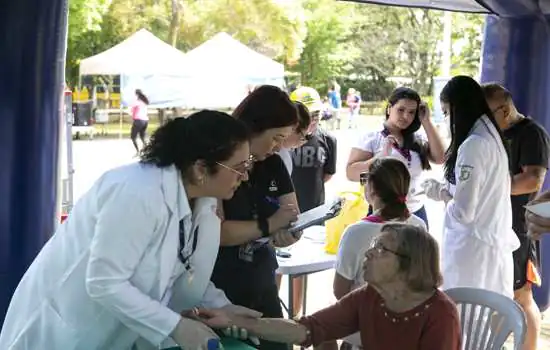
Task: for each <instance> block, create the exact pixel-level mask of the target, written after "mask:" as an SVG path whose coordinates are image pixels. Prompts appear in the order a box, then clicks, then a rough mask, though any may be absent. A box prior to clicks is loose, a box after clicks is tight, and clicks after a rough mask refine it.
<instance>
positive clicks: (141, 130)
mask: <svg viewBox="0 0 550 350" xmlns="http://www.w3.org/2000/svg"><path fill="white" fill-rule="evenodd" d="M135 93H136V101H135V102H134V104H133V105H132V107H130V113H131V115H132V130H131V131H130V138H131V139H132V144H133V145H134V148H135V149H136V155H138V154H139V147H138V144H137V137H138V135H139V138H140V139H141V143H142V144H143V146H145V133H146V132H147V126H148V125H149V115H148V109H147V105H149V99H148V98H147V96H145V94H144V93H143V91H141V90H140V89H137V90H136V92H135Z"/></svg>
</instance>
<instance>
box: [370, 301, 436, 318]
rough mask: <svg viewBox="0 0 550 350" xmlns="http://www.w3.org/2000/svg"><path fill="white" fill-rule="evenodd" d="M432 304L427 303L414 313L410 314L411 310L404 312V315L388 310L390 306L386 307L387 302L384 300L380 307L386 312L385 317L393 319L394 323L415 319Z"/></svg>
mask: <svg viewBox="0 0 550 350" xmlns="http://www.w3.org/2000/svg"><path fill="white" fill-rule="evenodd" d="M431 305H432V304H430V303H427V304H425V305H424V307H423V308H422V309H420V310H418V311H416V312H414V313H413V314H412V315H411V314H410V311H405V312H403V315H395V314H394V315H392V313H393V312H392V311H390V310H388V308H387V307H386V303H385V302H384V301H381V302H380V308H381V309H382V313H383V314H384V317H386V318H387V319H388V320H391V321H392V323H398V322H408V321H410V320H414V319H416V318H418V317H420V316H422V315H423V314H424V312H425V311H426V310H428V309H429V308H430V306H431ZM417 308H418V306H417V307H416V308H414V309H417ZM414 309H413V310H414ZM411 311H412V310H411Z"/></svg>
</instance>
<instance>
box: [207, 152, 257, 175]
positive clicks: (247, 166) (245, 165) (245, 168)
mask: <svg viewBox="0 0 550 350" xmlns="http://www.w3.org/2000/svg"><path fill="white" fill-rule="evenodd" d="M216 164H218V165H219V166H221V167H222V168H225V169H227V170H229V171H232V172H234V173H235V174H237V175H239V176H240V177H245V176H246V175H247V174H246V173H247V172H249V171H250V170H251V169H252V166H253V165H254V156H252V155H250V157H249V158H248V160H247V161H245V162H243V163H242V167H243V170H242V171H241V170H240V169H239V170H237V169H235V168H233V167H231V166H229V165H227V164H223V163H220V162H216Z"/></svg>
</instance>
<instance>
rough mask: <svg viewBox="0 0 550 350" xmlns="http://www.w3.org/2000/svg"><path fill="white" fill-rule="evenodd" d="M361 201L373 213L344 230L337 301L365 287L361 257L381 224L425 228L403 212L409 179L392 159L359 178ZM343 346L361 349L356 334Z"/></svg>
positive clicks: (380, 161)
mask: <svg viewBox="0 0 550 350" xmlns="http://www.w3.org/2000/svg"><path fill="white" fill-rule="evenodd" d="M360 182H361V185H362V186H364V189H365V198H366V200H367V201H368V202H369V203H370V204H371V206H372V208H373V213H372V214H371V215H368V216H367V217H365V218H364V219H363V220H361V221H360V222H358V223H356V224H353V225H350V226H348V227H347V228H346V230H345V231H344V234H343V235H342V240H341V242H340V247H339V248H338V257H337V259H336V273H335V275H334V287H333V288H334V296H335V297H336V298H337V299H341V298H342V297H344V296H345V295H346V294H348V293H349V292H350V291H351V290H353V289H356V288H358V287H361V286H363V285H364V284H365V279H364V278H363V271H362V270H363V269H362V266H361V265H362V264H363V258H364V256H365V252H366V251H367V250H368V248H369V247H370V245H371V244H372V241H373V240H374V239H375V237H376V236H378V235H379V234H380V231H381V229H382V227H383V225H384V223H385V222H402V223H406V224H411V225H415V226H419V227H421V228H423V229H426V224H425V223H424V221H423V220H422V219H420V218H419V217H417V216H415V215H413V214H411V213H409V210H408V209H407V203H406V199H407V193H408V191H409V186H410V182H411V176H410V174H409V170H408V169H407V166H406V165H405V164H404V163H403V162H401V161H400V160H398V159H395V158H378V159H376V160H374V162H373V163H372V165H371V167H370V171H369V172H368V173H364V175H362V176H361V181H360ZM344 340H345V342H346V343H348V344H351V345H355V346H361V339H360V337H359V334H354V335H352V336H350V337H347V338H346V339H344ZM329 348H332V349H335V348H336V342H331V344H330V346H329V344H324V345H323V349H329Z"/></svg>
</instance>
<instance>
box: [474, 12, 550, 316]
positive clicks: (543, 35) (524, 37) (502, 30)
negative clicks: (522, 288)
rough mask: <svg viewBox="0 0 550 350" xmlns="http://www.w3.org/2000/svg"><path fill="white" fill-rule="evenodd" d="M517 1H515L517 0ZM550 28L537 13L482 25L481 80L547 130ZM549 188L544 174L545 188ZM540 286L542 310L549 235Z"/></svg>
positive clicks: (549, 297) (548, 284) (547, 297)
mask: <svg viewBox="0 0 550 350" xmlns="http://www.w3.org/2000/svg"><path fill="white" fill-rule="evenodd" d="M518 3H519V2H518ZM549 51H550V30H549V28H548V21H547V20H546V19H543V18H541V16H540V15H536V14H535V15H532V16H526V17H521V18H497V17H495V16H488V18H487V21H486V28H485V40H484V46H483V59H482V71H481V81H482V82H490V81H495V82H499V83H502V84H503V85H504V86H506V87H507V88H508V89H509V90H510V92H511V93H512V96H513V98H514V102H515V104H516V106H517V107H518V109H519V111H520V112H521V113H524V114H526V115H529V116H531V117H533V118H534V119H536V120H537V121H538V122H539V123H541V124H542V125H543V126H544V127H545V128H546V130H550V99H548V94H549V93H550V70H549V69H548V62H549V59H550V55H549ZM549 188H550V176H547V179H546V183H545V189H549ZM541 246H542V249H541V261H542V271H541V275H542V282H543V284H542V286H541V287H540V288H535V290H534V293H535V300H536V301H537V304H538V305H539V307H540V308H541V309H542V310H546V309H547V308H548V307H549V306H550V237H545V238H544V239H543V240H542V244H541Z"/></svg>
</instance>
